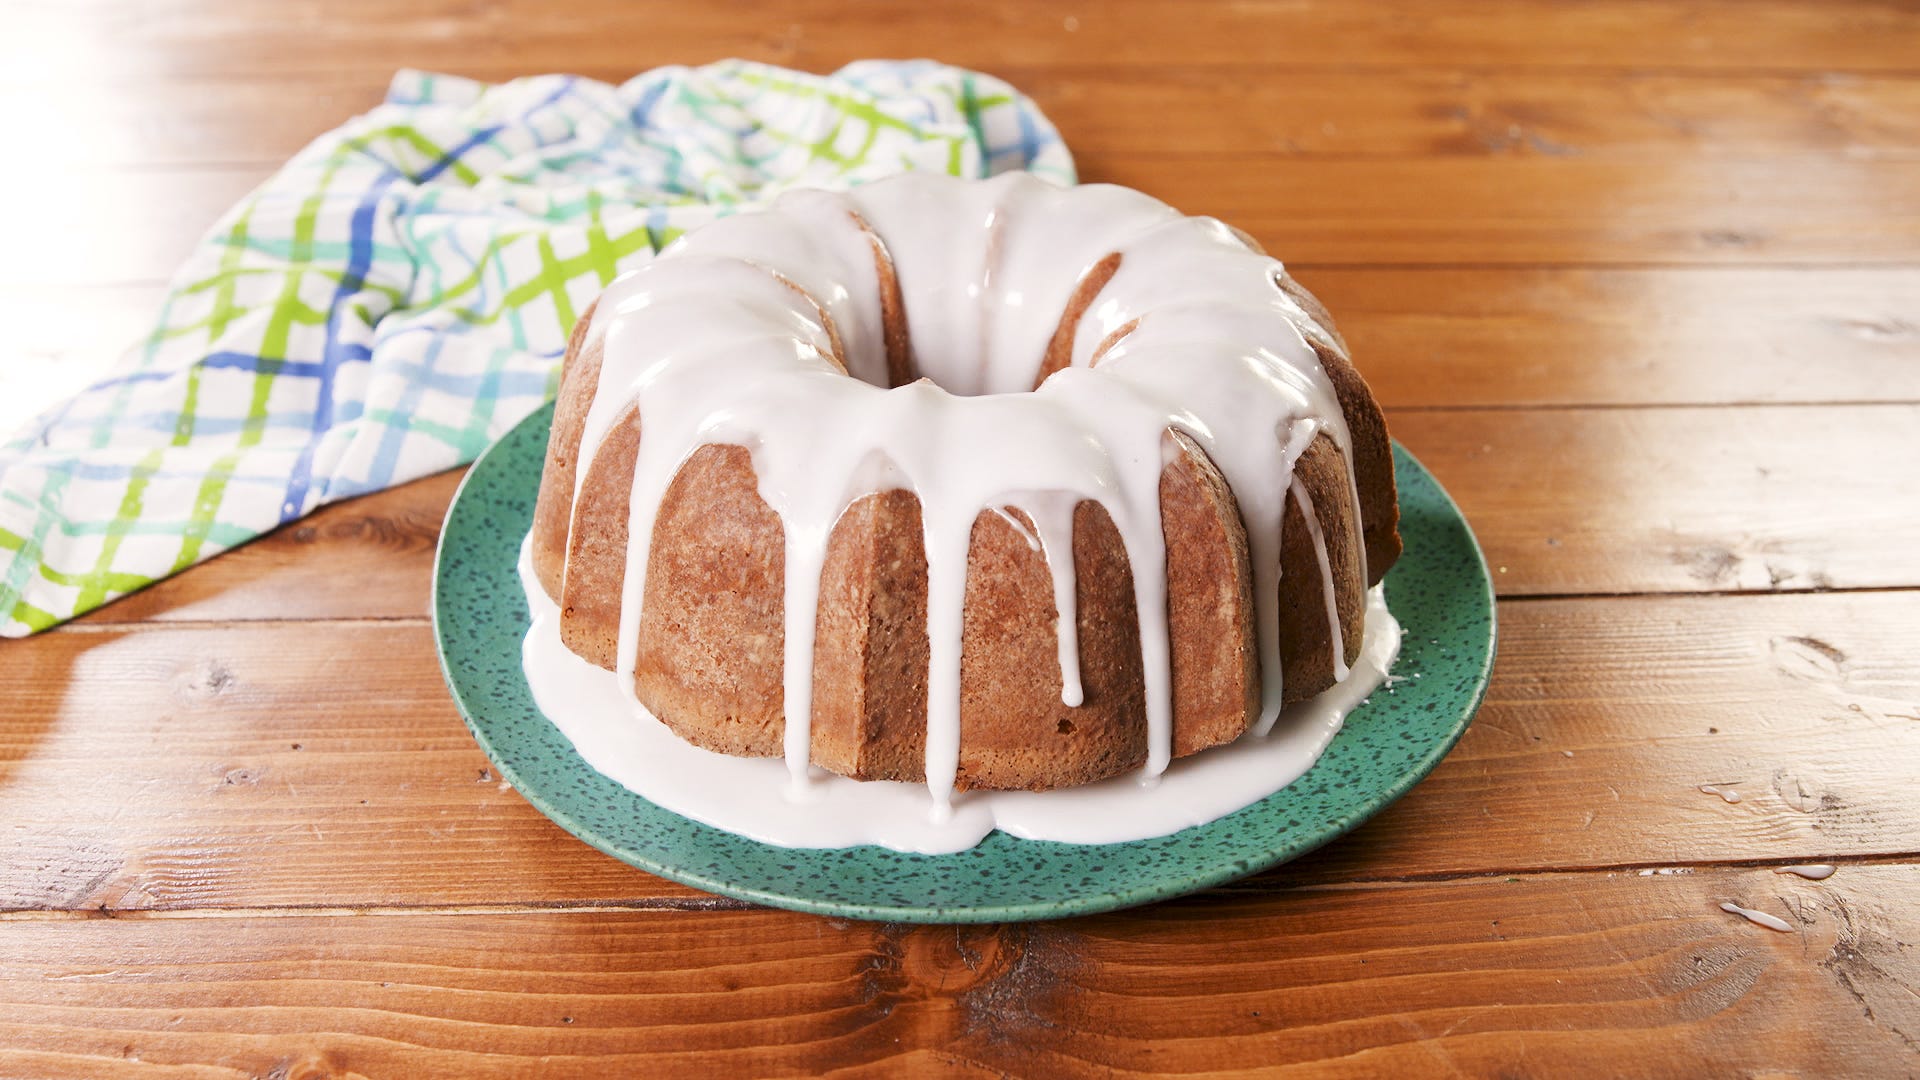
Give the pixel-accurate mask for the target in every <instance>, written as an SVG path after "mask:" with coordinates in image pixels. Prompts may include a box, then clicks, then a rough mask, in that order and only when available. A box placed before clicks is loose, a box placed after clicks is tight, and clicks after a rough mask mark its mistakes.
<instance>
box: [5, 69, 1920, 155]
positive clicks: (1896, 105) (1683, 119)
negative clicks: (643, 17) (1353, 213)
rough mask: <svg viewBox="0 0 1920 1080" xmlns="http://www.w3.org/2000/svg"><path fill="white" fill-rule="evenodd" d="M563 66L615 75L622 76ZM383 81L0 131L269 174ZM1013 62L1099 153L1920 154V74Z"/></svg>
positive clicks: (161, 94) (240, 79) (134, 82)
mask: <svg viewBox="0 0 1920 1080" xmlns="http://www.w3.org/2000/svg"><path fill="white" fill-rule="evenodd" d="M539 70H540V69H538V68H535V67H530V66H527V65H526V64H525V63H518V64H514V63H510V64H509V65H508V66H505V67H501V68H499V69H498V70H488V71H481V70H478V69H472V68H469V69H468V73H469V74H470V75H474V76H476V77H483V78H485V79H486V80H487V81H504V80H506V79H511V78H514V77H517V76H520V75H526V74H537V73H539ZM565 70H567V71H569V72H573V73H576V74H580V75H583V76H586V77H589V78H597V79H600V80H602V81H606V82H619V81H621V80H622V79H625V78H628V77H630V76H631V75H632V74H633V70H634V69H633V68H632V67H631V66H629V65H626V64H622V65H620V66H616V67H612V68H608V69H605V70H598V71H595V70H583V69H582V68H581V67H580V66H579V65H577V64H569V65H567V66H566V67H565ZM391 74H392V72H391V69H390V68H386V67H368V68H364V69H360V70H340V71H333V70H329V71H324V72H315V73H312V74H306V75H301V76H299V77H297V78H289V79H274V80H271V81H264V82H263V81H261V80H259V79H257V78H252V77H246V76H218V75H212V76H209V75H202V74H198V73H194V74H186V75H181V76H179V77H176V78H168V79H166V80H165V81H161V82H156V81H154V80H153V79H151V78H144V79H142V78H135V79H126V78H123V77H121V76H120V75H119V73H116V72H111V71H109V72H105V73H103V76H102V77H101V78H96V79H90V80H87V81H84V82H81V83H78V84H76V85H74V86H72V87H70V88H68V89H67V90H65V91H64V92H63V93H62V94H61V95H60V96H59V98H58V99H57V100H56V101H51V102H50V101H48V100H46V96H45V95H44V94H42V93H41V92H40V91H39V90H38V89H37V88H35V87H34V86H31V85H27V84H15V85H7V84H5V83H0V140H4V141H6V142H8V143H15V144H18V145H32V146H34V147H35V148H36V153H37V154H38V155H39V156H40V158H41V159H42V160H45V161H61V162H65V163H68V164H69V165H73V166H78V165H89V166H98V165H115V166H133V167H151V166H156V165H162V166H171V167H180V166H192V165H201V166H204V165H254V166H259V167H262V168H271V167H273V166H276V165H278V164H279V163H280V162H282V161H284V160H286V159H287V158H289V157H291V156H292V155H293V153H294V152H295V151H297V150H299V149H300V148H301V147H302V146H305V145H306V144H307V142H308V141H309V140H310V139H312V138H313V137H314V136H316V135H318V134H320V133H321V132H324V131H327V130H329V129H331V128H333V127H335V126H337V125H339V124H341V123H343V122H344V121H346V120H347V119H348V118H350V117H352V116H354V115H356V114H358V113H361V112H365V111H366V110H369V109H371V108H373V107H374V106H376V105H378V104H379V103H380V101H381V100H382V98H383V97H384V95H385V91H386V86H387V83H388V81H389V78H390V77H391ZM1008 74H1009V76H1010V77H1012V78H1014V79H1015V80H1016V83H1017V85H1018V86H1019V87H1020V89H1021V90H1023V91H1025V92H1026V93H1027V94H1029V95H1030V96H1032V97H1033V99H1034V100H1035V101H1037V102H1039V104H1040V106H1041V107H1042V108H1043V109H1044V110H1046V112H1047V115H1048V116H1049V117H1051V118H1052V119H1053V121H1054V123H1055V124H1056V125H1057V126H1058V127H1059V128H1060V130H1061V132H1062V134H1063V135H1065V137H1066V140H1067V145H1068V146H1070V147H1073V148H1074V149H1075V150H1076V151H1078V152H1081V153H1090V154H1093V155H1095V156H1097V157H1103V158H1111V157H1115V156H1120V155H1125V156H1128V157H1163V156H1168V155H1221V154H1255V155H1259V156H1262V157H1269V156H1277V157H1280V158H1282V159H1287V160H1291V159H1296V158H1324V157H1335V158H1354V157H1363V158H1373V157H1384V158H1408V157H1515V156H1519V157H1524V156H1529V155H1546V156H1550V157H1565V156H1579V157H1582V158H1587V159H1593V158H1604V159H1609V160H1612V159H1632V160H1647V159H1651V160H1659V161H1663V162H1670V161H1674V160H1681V159H1690V158H1700V157H1756V156H1762V155H1765V156H1786V157H1804V156H1810V155H1846V156H1848V157H1854V158H1859V157H1900V158H1912V157H1914V156H1916V155H1917V154H1920V79H1916V78H1910V77H1898V76H1873V75H1866V76H1851V77H1848V76H1836V75H1833V74H1831V73H1827V72H1819V73H1807V74H1797V75H1747V74H1742V75H1728V76H1722V77H1716V78H1702V77H1699V76H1695V75H1668V74H1656V73H1650V72H1644V71H1630V72H1624V73H1621V72H1606V73H1593V72H1567V71H1561V70H1545V71H1540V70H1520V71H1516V70H1502V69H1495V70H1484V69H1459V68H1451V67H1440V68H1414V69H1399V68H1396V69H1390V70H1380V71H1373V72H1368V73H1366V74H1365V76H1364V77H1359V76H1357V75H1356V73H1355V72H1352V71H1349V70H1340V71H1326V70H1316V69H1311V68H1307V69H1299V70H1293V71H1289V72H1288V74H1287V76H1286V77H1285V78H1284V79H1248V78H1246V77H1245V74H1244V73H1242V72H1238V71H1234V70H1226V71H1223V70H1221V69H1220V68H1219V67H1213V66H1206V65H1189V66H1178V67H1176V66H1155V67H1152V68H1148V69H1145V70H1139V71H1126V72H1122V71H1118V70H1112V69H1105V68H1101V69H1092V70H1088V69H1084V68H1073V67H1068V68H1061V67H1057V66H1047V67H1037V68H1032V69H1029V70H1024V71H1020V72H1017V73H1015V72H1009V73H1008ZM1223 84H1231V85H1232V86H1233V88H1234V95H1235V97H1236V98H1237V99H1238V101H1239V104H1238V106H1237V107H1236V108H1233V109H1222V108H1221V107H1220V93H1221V88H1222V85H1223Z"/></svg>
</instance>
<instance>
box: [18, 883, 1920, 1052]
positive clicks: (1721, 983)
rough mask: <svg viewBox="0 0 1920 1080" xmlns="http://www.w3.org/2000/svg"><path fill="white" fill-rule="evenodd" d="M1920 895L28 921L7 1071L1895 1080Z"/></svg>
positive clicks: (1784, 889)
mask: <svg viewBox="0 0 1920 1080" xmlns="http://www.w3.org/2000/svg"><path fill="white" fill-rule="evenodd" d="M1726 900H1734V901H1739V902H1742V903H1744V904H1746V905H1749V906H1752V907H1756V908H1760V909H1764V910H1767V911H1769V912H1771V913H1773V914H1775V915H1777V916H1780V917H1783V918H1785V919H1787V920H1788V921H1789V923H1790V925H1792V926H1793V927H1794V930H1793V932H1792V933H1786V934H1782V933H1776V932H1774V931H1770V930H1765V929H1762V928H1760V927H1758V926H1754V925H1752V924H1750V923H1747V922H1745V921H1743V920H1741V919H1739V918H1737V917H1735V916H1732V915H1729V914H1727V913H1725V912H1723V911H1721V910H1720V909H1719V906H1718V905H1719V904H1720V903H1721V902H1722V901H1726ZM1916 907H1920V876H1916V873H1915V871H1914V870H1913V869H1912V868H1907V867H1871V866H1859V867H1852V866H1850V867H1847V868H1844V869H1842V870H1841V871H1840V873H1839V874H1837V875H1835V876H1834V877H1832V878H1830V879H1828V880H1827V881H1825V882H1822V883H1818V884H1816V883H1812V882H1805V881H1800V880H1797V879H1791V878H1786V877H1782V876H1780V875H1776V874H1773V873H1769V872H1766V871H1764V870H1723V871H1711V872H1699V873H1694V874H1690V875H1675V876H1654V877H1638V876H1630V875H1629V876H1605V877H1603V876H1596V875H1560V874H1554V875H1541V876H1538V877H1531V876H1530V877H1524V878H1513V877H1508V878H1478V879H1466V880H1457V881H1447V882H1434V883H1423V884H1412V885H1344V886H1331V887H1324V888H1316V889H1292V890H1280V891H1277V892H1276V891H1267V890H1256V891H1227V892H1220V893H1214V894H1209V895H1207V896H1203V897H1198V898H1192V899H1188V900H1182V901H1175V902H1172V903H1167V904H1161V905H1158V906H1156V907H1153V908H1149V909H1146V910H1144V911H1140V912H1132V913H1123V914H1119V915H1113V916H1104V917H1097V918H1089V919H1076V920H1072V921H1068V922H1061V923H1051V924H1037V925H1033V926H1029V927H1008V928H994V927H989V928H980V929H971V928H970V929H961V930H955V929H953V928H941V927H926V928H918V929H909V928H902V927H894V926H879V925H874V924H848V923H844V922H836V921H829V920H822V919H818V918H813V917H808V916H799V915H789V914H785V913H776V912H757V911H724V910H719V911H707V912H702V913H700V914H699V915H698V917H688V916H686V915H684V914H681V913H674V912H625V911H592V910H589V911H575V912H516V913H502V914H492V913H484V914H470V915H417V916H409V917H390V918H384V919H381V918H376V919H368V918H354V917H339V916H306V917H270V916H243V917H216V918H190V919H178V918H173V919H126V918H121V919H98V918H95V919H69V920H60V921H36V922H32V923H21V922H0V942H5V943H6V944H7V946H8V947H7V948H5V949H4V950H0V1047H5V1049H0V1070H5V1071H7V1072H31V1073H34V1074H36V1075H42V1076H48V1077H65V1076H87V1077H118V1076H129V1075H135V1074H140V1075H146V1074H148V1072H150V1071H152V1070H164V1069H168V1068H183V1069H184V1068H186V1067H190V1066H195V1067H199V1068H201V1069H203V1070H205V1071H204V1072H201V1073H196V1074H194V1075H218V1076H263V1075H269V1074H273V1075H281V1076H302V1077H312V1076H399V1075H407V1076H423V1075H449V1076H452V1075H459V1076H467V1077H492V1076H503V1077H504V1076H513V1077H517V1076H523V1075H527V1074H528V1073H529V1072H530V1071H531V1070H533V1069H535V1068H540V1067H544V1068H546V1069H559V1070H564V1071H565V1072H567V1073H569V1074H578V1073H579V1072H581V1071H587V1070H591V1071H594V1072H595V1073H596V1074H600V1073H606V1074H612V1073H615V1072H618V1073H620V1074H623V1075H675V1076H682V1075H700V1076H705V1075H740V1074H743V1073H745V1074H752V1075H773V1074H782V1075H784V1074H792V1073H808V1072H816V1071H819V1070H822V1069H823V1068H825V1067H827V1066H836V1067H840V1068H848V1069H854V1070H859V1071H861V1072H862V1073H863V1074H864V1075H928V1074H932V1073H935V1072H937V1073H938V1074H940V1075H968V1076H974V1075H982V1076H992V1075H1023V1076H1024V1075H1047V1076H1061V1077H1079V1076H1110V1075H1114V1074H1115V1073H1116V1072H1122V1073H1127V1074H1129V1075H1132V1074H1138V1073H1142V1072H1152V1073H1175V1072H1177V1073H1183V1074H1185V1073H1199V1072H1218V1073H1224V1072H1231V1071H1235V1070H1246V1069H1253V1068H1256V1067H1271V1066H1273V1065H1276V1064H1295V1065H1302V1066H1311V1068H1309V1069H1307V1072H1308V1073H1309V1074H1313V1075H1318V1074H1321V1073H1323V1072H1331V1071H1333V1070H1342V1071H1346V1072H1353V1071H1359V1072H1364V1073H1367V1074H1371V1075H1425V1074H1432V1073H1434V1072H1436V1071H1447V1072H1454V1073H1468V1074H1486V1075H1492V1074H1499V1073H1503V1072H1524V1073H1525V1074H1527V1075H1543V1074H1551V1075H1567V1074H1570V1073H1573V1072H1577V1071H1580V1070H1582V1069H1583V1068H1584V1067H1587V1066H1590V1065H1591V1064H1592V1063H1593V1061H1594V1060H1595V1055H1596V1054H1598V1053H1603V1052H1606V1051H1607V1050H1609V1049H1613V1050H1615V1051H1616V1052H1617V1050H1618V1048H1619V1047H1621V1046H1622V1045H1623V1040H1625V1039H1631V1040H1632V1044H1631V1045H1632V1046H1633V1047H1634V1053H1633V1056H1632V1060H1634V1061H1644V1062H1657V1063H1658V1064H1659V1070H1658V1071H1660V1072H1662V1073H1670V1074H1673V1075H1686V1074H1691V1075H1706V1074H1712V1075H1725V1074H1729V1073H1732V1074H1747V1073H1752V1072H1770V1073H1778V1072H1800V1071H1803V1072H1805V1073H1809V1074H1815V1075H1870V1074H1884V1070H1885V1068H1886V1067H1887V1066H1888V1065H1890V1064H1893V1063H1896V1062H1902V1061H1908V1060H1911V1057H1910V1055H1911V1054H1912V1053H1913V1049H1914V1045H1915V1040H1916V1036H1920V999H1917V998H1916V997H1915V996H1914V989H1913V987H1912V986H1911V985H1910V984H1909V982H1907V981H1905V977H1904V976H1903V974H1902V973H1903V972H1904V971H1908V970H1910V967H1909V966H1908V965H1909V963H1910V961H1909V960H1908V958H1907V957H1906V955H1905V953H1906V950H1907V948H1908V946H1906V945H1905V944H1903V942H1908V941H1912V940H1915V936H1916V934H1920V921H1917V920H1916V918H1915V915H1914V912H1915V910H1916ZM482 1033H484V1039H483V1040H482V1039H480V1038H477V1037H478V1036H480V1035H481V1034H482ZM1895 1067H1896V1068H1898V1066H1897V1065H1896V1066H1895Z"/></svg>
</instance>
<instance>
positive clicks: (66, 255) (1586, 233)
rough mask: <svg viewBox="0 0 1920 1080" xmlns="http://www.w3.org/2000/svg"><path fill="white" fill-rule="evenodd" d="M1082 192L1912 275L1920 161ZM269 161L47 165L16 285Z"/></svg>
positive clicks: (1448, 167) (1291, 253) (1604, 165)
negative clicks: (1906, 270) (1908, 268)
mask: <svg viewBox="0 0 1920 1080" xmlns="http://www.w3.org/2000/svg"><path fill="white" fill-rule="evenodd" d="M1080 166H1081V175H1082V178H1083V179H1086V180H1090V181H1092V180H1099V181H1110V182H1115V183H1121V184H1126V185H1128V186H1130V187H1136V188H1139V189H1141V190H1143V191H1147V192H1150V193H1152V194H1154V195H1156V196H1158V197H1160V198H1162V199H1165V200H1166V201H1168V202H1170V203H1172V204H1173V205H1175V206H1177V207H1179V208H1180V209H1182V210H1185V211H1187V212H1188V213H1194V214H1210V215H1213V216H1215V217H1219V218H1221V219H1223V220H1226V221H1230V222H1233V223H1234V224H1235V225H1237V226H1240V227H1241V228H1244V229H1246V230H1247V231H1249V232H1251V233H1253V234H1254V235H1255V236H1257V237H1258V238H1259V239H1260V240H1261V242H1262V243H1264V244H1265V245H1266V246H1267V248H1268V249H1269V250H1270V251H1272V252H1274V253H1275V254H1276V255H1277V256H1279V257H1280V258H1283V259H1285V260H1286V261H1287V262H1289V263H1292V264H1296V265H1314V266H1352V265H1372V264H1379V263H1392V264H1398V265H1420V266H1436V265H1441V266H1444V265H1456V264H1497V265H1515V264H1539V263H1556V264H1576V265H1610V264H1642V263H1654V264H1665V265H1694V264H1705V265H1755V264H1760V265H1769V264H1771V265H1779V264H1807V263H1815V264H1828V263H1847V264H1852V263H1861V264H1889V265H1908V264H1911V263H1912V262H1913V260H1914V255H1913V253H1914V251H1915V250H1916V248H1920V159H1915V160H1901V159H1864V160H1857V161H1856V160H1841V159H1835V158H1804V159H1776V160H1763V161H1741V160H1734V161H1722V160H1698V161H1692V162H1679V163H1674V164H1671V165H1668V166H1661V167H1649V166H1648V165H1646V164H1645V163H1640V162H1633V161H1606V160H1597V159H1596V160H1587V159H1583V158H1578V157H1574V158H1548V157H1513V158H1419V159H1413V160H1408V161H1394V160H1380V159H1364V158H1362V159H1352V160H1344V159H1301V160H1284V159H1281V158H1278V157H1276V158H1273V159H1271V160H1268V159H1263V158H1259V157H1254V156H1245V155H1236V156H1219V157H1183V158H1166V157H1162V158H1142V157H1136V156H1133V155H1129V154H1126V153H1122V152H1114V153H1108V154H1094V153H1087V154H1082V155H1081V157H1080ZM269 171H270V170H269V169H267V168H264V167H260V166H238V167H198V166H196V167H189V168H181V169H165V170H158V171H155V170H148V169H112V168H80V169H75V170H72V171H67V170H48V171H47V172H45V173H38V174H32V175H29V176H24V177H22V178H21V179H20V180H18V181H16V182H15V186H16V190H17V192H18V194H19V196H20V197H19V198H18V199H16V200H14V201H11V202H9V203H6V204H4V205H0V232H4V233H5V234H6V235H9V236H13V237H15V238H16V239H17V241H18V242H19V243H21V244H22V245H25V246H27V247H29V248H31V249H32V250H35V251H38V252H40V253H41V256H40V258H38V259H36V260H34V261H31V262H26V261H13V262H8V263H5V264H0V285H6V286H13V285H16V284H27V283H31V284H41V285H45V284H115V285H119V284H150V283H154V282H158V281H162V280H165V279H166V278H167V277H168V276H169V275H170V274H171V273H172V271H173V269H174V268H175V267H176V266H177V265H178V263H179V262H180V261H181V260H182V259H183V258H185V257H186V255H187V254H188V253H189V252H190V251H191V249H192V247H193V245H194V242H195V241H196V240H198V239H199V238H200V236H201V235H203V234H204V233H205V232H206V231H207V230H208V229H209V228H210V227H211V226H212V225H213V224H214V223H215V221H216V220H217V219H218V218H219V216H220V215H221V214H222V213H223V212H225V211H226V209H227V208H228V207H230V206H232V205H233V204H234V202H235V201H237V200H238V199H239V198H240V196H241V195H243V194H245V193H246V192H247V191H248V190H250V189H251V188H253V187H254V186H255V185H256V184H258V183H259V182H260V181H262V180H264V179H266V177H267V175H268V173H269Z"/></svg>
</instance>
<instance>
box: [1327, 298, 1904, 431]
mask: <svg viewBox="0 0 1920 1080" xmlns="http://www.w3.org/2000/svg"><path fill="white" fill-rule="evenodd" d="M1300 279H1301V281H1302V282H1303V283H1305V284H1306V285H1307V287H1308V288H1310V289H1312V290H1313V291H1314V293H1315V294H1316V295H1318V296H1319V297H1320V299H1321V300H1323V301H1324V302H1325V303H1326V305H1327V308H1328V310H1330V311H1332V312H1333V313H1334V317H1335V319H1337V320H1338V321H1339V324H1340V330H1341V332H1342V333H1343V334H1344V335H1345V336H1346V339H1347V342H1348V344H1349V345H1351V346H1352V348H1353V353H1354V356H1355V358H1356V361H1357V362H1358V363H1359V365H1360V369H1361V371H1362V372H1363V373H1364V374H1365V375H1366V377H1367V382H1368V384H1369V385H1371V386H1372V387H1373V391H1374V394H1375V395H1376V396H1377V397H1378V398H1379V399H1380V401H1381V403H1382V404H1384V405H1386V406H1387V407H1389V408H1394V407H1401V406H1445V407H1459V406H1463V405H1464V406H1485V405H1500V406H1541V405H1548V406H1554V405H1647V404H1662V405H1724V404H1737V403H1746V402H1774V403H1789V402H1821V401H1834V402H1839V401H1915V400H1920V321H1917V320H1916V317H1915V315H1914V313H1915V312H1916V311H1920V271H1915V270H1907V269H1837V268H1825V269H1818V270H1791V269H1777V268H1775V269H1764V270H1762V269H1732V268H1709V267H1688V268H1685V269H1641V270H1574V269H1516V268H1494V269H1441V268H1428V269H1405V268H1399V267H1384V268H1341V267H1312V268H1309V269H1306V270H1303V271H1301V272H1300Z"/></svg>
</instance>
